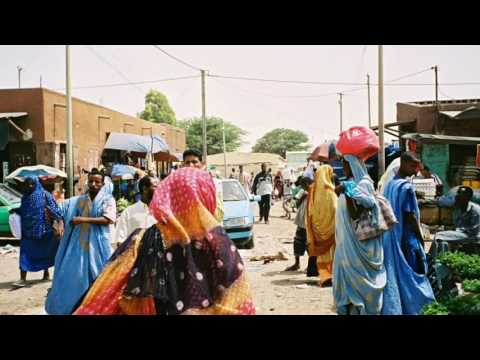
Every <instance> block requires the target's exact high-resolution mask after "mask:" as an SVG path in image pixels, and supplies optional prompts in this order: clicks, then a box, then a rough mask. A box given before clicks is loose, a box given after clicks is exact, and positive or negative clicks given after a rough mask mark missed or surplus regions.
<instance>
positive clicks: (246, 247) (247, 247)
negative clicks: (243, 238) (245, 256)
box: [244, 236, 254, 249]
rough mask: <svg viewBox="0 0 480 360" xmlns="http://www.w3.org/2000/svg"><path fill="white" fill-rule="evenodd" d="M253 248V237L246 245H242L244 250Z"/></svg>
mask: <svg viewBox="0 0 480 360" xmlns="http://www.w3.org/2000/svg"><path fill="white" fill-rule="evenodd" d="M253 247H254V241H253V236H252V237H251V238H250V240H249V241H248V243H246V244H245V245H244V248H245V249H253Z"/></svg>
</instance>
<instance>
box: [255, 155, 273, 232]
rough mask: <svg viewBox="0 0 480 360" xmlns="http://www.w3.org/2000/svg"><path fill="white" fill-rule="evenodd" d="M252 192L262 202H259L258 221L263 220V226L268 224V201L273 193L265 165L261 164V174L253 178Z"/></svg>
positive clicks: (271, 182)
mask: <svg viewBox="0 0 480 360" xmlns="http://www.w3.org/2000/svg"><path fill="white" fill-rule="evenodd" d="M252 191H253V193H254V194H255V195H260V196H261V197H262V200H261V202H260V221H259V222H262V220H264V219H265V224H268V223H269V221H268V217H269V216H270V207H271V204H270V201H271V196H272V192H273V181H272V174H271V172H267V164H265V163H264V164H262V172H260V173H258V174H257V176H255V180H254V182H253V187H252Z"/></svg>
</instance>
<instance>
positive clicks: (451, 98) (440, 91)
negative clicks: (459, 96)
mask: <svg viewBox="0 0 480 360" xmlns="http://www.w3.org/2000/svg"><path fill="white" fill-rule="evenodd" d="M438 92H439V93H440V94H442V95H443V96H445V97H446V98H448V99H450V100H456V99H455V98H453V97H451V96H449V95H447V94H445V93H444V92H443V91H442V90H440V89H438Z"/></svg>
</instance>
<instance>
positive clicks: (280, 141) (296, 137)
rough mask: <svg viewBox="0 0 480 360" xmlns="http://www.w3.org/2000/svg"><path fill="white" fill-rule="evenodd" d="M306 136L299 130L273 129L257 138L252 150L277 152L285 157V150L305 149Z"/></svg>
mask: <svg viewBox="0 0 480 360" xmlns="http://www.w3.org/2000/svg"><path fill="white" fill-rule="evenodd" d="M307 142H308V136H307V134H305V133H303V132H302V131H299V130H291V129H275V130H272V131H270V132H268V133H266V134H265V135H264V136H263V137H262V138H260V139H258V141H257V143H256V144H255V146H254V147H253V148H252V151H253V152H260V153H272V154H278V155H280V156H282V157H284V158H285V156H286V152H287V151H306V150H308V149H309V148H310V145H308V144H307Z"/></svg>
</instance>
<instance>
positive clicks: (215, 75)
mask: <svg viewBox="0 0 480 360" xmlns="http://www.w3.org/2000/svg"><path fill="white" fill-rule="evenodd" d="M429 70H430V69H429ZM425 71H427V70H422V71H420V72H418V73H413V74H408V75H405V76H403V77H401V78H397V79H393V80H390V81H389V82H388V83H385V84H384V86H433V85H435V84H434V83H392V81H398V80H399V79H402V78H405V77H411V76H414V75H417V74H420V73H423V72H425ZM208 76H209V77H212V78H223V79H231V80H245V81H258V82H273V83H282V84H303V85H342V86H366V85H367V84H366V83H364V82H361V83H355V82H327V81H302V80H280V79H263V78H252V77H243V76H230V75H220V74H208ZM370 85H371V86H377V85H378V84H377V83H370ZM439 85H442V86H472V85H480V82H452V83H439Z"/></svg>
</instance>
